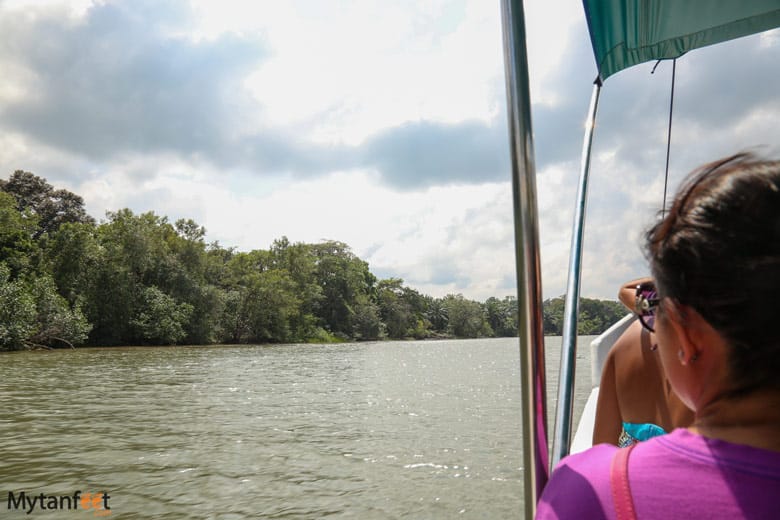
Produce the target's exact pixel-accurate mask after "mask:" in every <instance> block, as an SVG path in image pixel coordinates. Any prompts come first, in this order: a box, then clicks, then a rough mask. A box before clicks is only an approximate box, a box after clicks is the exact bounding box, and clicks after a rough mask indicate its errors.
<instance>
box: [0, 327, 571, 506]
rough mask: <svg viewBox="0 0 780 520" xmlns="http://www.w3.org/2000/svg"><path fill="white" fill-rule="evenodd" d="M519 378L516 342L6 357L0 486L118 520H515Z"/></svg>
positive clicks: (1, 364) (553, 369) (0, 384)
mask: <svg viewBox="0 0 780 520" xmlns="http://www.w3.org/2000/svg"><path fill="white" fill-rule="evenodd" d="M547 341H548V353H549V354H548V358H549V360H548V373H549V374H550V377H551V378H553V379H554V378H555V376H557V347H556V341H557V344H558V345H559V344H560V338H548V339H547ZM581 345H582V347H581V349H580V350H581V351H583V354H581V355H580V357H582V356H583V355H584V354H585V352H584V351H585V349H586V347H587V343H586V342H581ZM580 373H581V374H587V370H586V369H582V370H580ZM518 374H519V367H518V349H517V341H516V340H515V339H490V340H465V341H435V342H433V341H429V342H377V343H364V344H341V345H286V346H244V347H231V346H221V347H167V348H137V347H135V348H111V349H83V350H77V351H55V352H24V353H12V354H4V355H2V356H0V396H2V401H3V406H2V408H0V436H1V438H2V447H0V453H1V454H2V457H0V482H1V483H2V485H3V488H4V491H5V492H8V491H14V492H17V493H18V492H19V491H27V492H28V493H33V492H34V493H36V494H38V493H41V492H43V493H46V494H57V495H61V494H72V493H73V492H74V491H75V490H91V491H93V492H97V491H102V490H108V491H109V492H110V494H111V497H112V498H111V507H112V510H113V511H114V512H115V513H116V514H118V515H119V517H120V518H149V517H152V516H154V517H156V518H250V517H251V518H256V517H263V518H282V517H284V518H321V517H323V516H326V515H336V516H340V517H355V518H358V517H359V518H399V517H437V518H450V517H458V518H516V517H517V516H518V515H519V514H521V513H520V512H521V511H522V481H521V479H522V470H521V468H520V466H521V464H522V456H521V451H520V450H521V448H520V430H521V429H520V409H519V407H520V395H519V375H518ZM578 379H582V377H579V378H578ZM585 386H587V382H586V383H585ZM586 390H587V389H586ZM583 395H584V397H585V398H587V391H583V390H582V389H580V390H579V393H578V396H577V400H578V406H579V407H580V408H581V406H582V405H583V404H584V400H583ZM552 397H554V395H553V396H552ZM549 413H550V417H552V409H551V410H550V412H549ZM3 498H5V497H3ZM20 514H23V513H20ZM83 515H84V511H74V512H72V513H71V514H70V516H68V514H64V513H58V514H57V517H58V518H83Z"/></svg>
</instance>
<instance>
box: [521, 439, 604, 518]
mask: <svg viewBox="0 0 780 520" xmlns="http://www.w3.org/2000/svg"><path fill="white" fill-rule="evenodd" d="M617 449H618V448H617V447H616V446H613V445H611V444H598V445H596V446H594V447H592V448H590V449H589V450H586V451H583V452H581V453H577V454H575V455H569V456H568V457H566V458H564V459H563V460H561V462H560V463H559V464H558V466H557V467H556V468H555V471H553V473H552V475H551V477H550V481H549V482H548V483H547V486H545V488H544V492H543V493H542V497H541V498H540V500H539V505H538V509H537V515H536V518H545V519H550V518H594V519H598V518H607V511H611V504H612V498H611V491H610V482H609V470H610V465H611V463H612V458H613V456H614V455H615V451H616V450H617Z"/></svg>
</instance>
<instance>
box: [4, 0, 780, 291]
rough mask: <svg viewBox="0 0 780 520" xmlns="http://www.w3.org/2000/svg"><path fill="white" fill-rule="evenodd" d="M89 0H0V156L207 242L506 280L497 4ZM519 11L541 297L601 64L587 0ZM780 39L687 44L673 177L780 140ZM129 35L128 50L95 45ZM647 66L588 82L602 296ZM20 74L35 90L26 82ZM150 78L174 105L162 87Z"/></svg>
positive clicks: (646, 143) (654, 173)
mask: <svg viewBox="0 0 780 520" xmlns="http://www.w3.org/2000/svg"><path fill="white" fill-rule="evenodd" d="M103 4H104V3H103V2H95V3H94V5H103ZM90 5H93V4H92V3H90V2H86V1H84V2H79V3H78V4H76V3H70V2H58V1H54V0H52V1H40V2H32V1H27V2H22V1H19V0H14V1H8V0H7V1H5V2H3V3H2V4H0V26H2V27H5V28H7V29H8V30H9V31H10V30H16V31H18V32H19V34H18V36H19V38H18V39H15V40H13V43H14V45H15V46H16V47H14V48H13V49H12V48H11V47H10V46H9V45H10V43H9V42H8V41H6V42H5V44H4V45H0V67H1V68H2V69H3V70H4V71H5V72H6V77H7V78H11V79H9V80H8V81H4V82H0V115H2V116H3V117H0V125H3V132H0V167H1V168H3V169H4V171H5V174H6V175H7V174H8V173H10V172H11V171H13V170H14V169H18V168H22V169H26V170H29V171H33V172H34V173H36V174H38V175H41V176H43V177H46V178H47V179H48V180H49V181H50V182H52V183H53V184H55V185H57V186H62V187H65V188H68V189H71V190H73V191H75V192H76V193H78V194H80V195H82V196H83V197H84V198H85V201H86V203H87V209H88V210H89V211H90V212H91V213H92V214H93V215H94V216H96V217H98V218H100V217H102V216H103V214H104V212H105V211H106V210H117V209H120V208H122V207H130V208H131V209H133V210H134V211H137V212H140V211H148V210H154V211H155V212H156V213H158V214H160V215H167V216H168V217H169V218H170V219H171V220H175V219H177V218H193V219H194V220H196V221H197V222H198V223H199V224H202V225H204V226H205V227H206V228H207V230H208V236H207V238H208V239H209V240H218V241H219V242H220V243H221V244H222V245H223V246H225V247H231V246H235V247H237V248H239V249H241V250H249V249H256V248H267V247H268V246H269V245H270V243H271V241H272V240H274V239H276V238H279V237H280V236H282V235H286V236H288V237H289V238H290V240H292V241H303V242H317V241H319V240H321V239H334V240H341V241H343V242H346V243H347V244H349V245H350V246H352V248H353V250H354V251H355V252H356V253H357V254H358V255H359V256H361V258H364V259H365V260H367V261H369V263H370V265H371V268H372V270H374V272H376V273H378V274H379V275H380V276H397V277H401V278H403V279H404V280H406V282H407V283H408V284H409V285H411V286H412V287H415V288H417V289H418V290H420V291H422V292H424V293H427V294H431V295H435V296H442V295H444V294H447V293H458V292H459V293H463V294H464V295H465V296H466V297H469V298H475V299H481V300H482V299H485V298H487V297H489V296H498V297H501V296H504V295H506V294H510V293H512V291H513V290H514V285H513V280H514V270H515V268H514V245H513V229H512V220H513V215H512V205H511V195H510V192H509V190H510V188H509V181H510V179H509V172H505V177H504V176H502V175H504V173H503V172H502V170H503V169H505V166H503V164H504V163H505V162H506V156H505V155H504V154H505V151H504V149H503V146H505V141H503V139H505V136H504V135H503V132H504V127H505V122H504V121H503V117H504V116H503V112H502V111H503V108H502V107H503V105H504V102H505V96H504V87H503V57H502V54H501V52H502V51H501V23H500V12H499V2H484V1H483V0H462V1H449V0H435V1H434V0H431V1H425V2H418V1H414V0H404V1H399V2H382V1H379V0H360V1H346V2H339V3H337V4H336V3H329V2H323V1H320V0H307V1H303V0H300V1H293V0H291V1H285V2H278V1H272V0H267V1H257V2H246V1H244V0H220V2H213V1H211V0H193V1H192V2H189V3H187V2H179V3H176V2H170V3H165V4H164V6H163V5H162V4H161V5H160V6H158V5H157V4H155V3H153V2H147V3H142V4H139V3H133V2H122V1H120V0H116V1H114V2H110V3H108V4H107V5H105V6H104V7H102V8H101V9H102V10H101V9H97V10H95V11H88V8H89V6H90ZM334 5H335V6H337V7H333V6H334ZM139 6H140V7H139ZM160 10H164V12H161V11H160ZM20 13H21V14H20ZM63 13H64V14H63ZM128 13H132V15H133V16H132V17H130V18H132V20H130V19H128V18H127V17H128V16H129V15H128ZM90 14H95V15H96V17H95V18H93V19H91V18H90ZM97 14H100V15H101V16H97ZM157 14H159V16H156V15H157ZM22 15H23V16H22ZM61 16H66V17H69V19H70V20H71V21H75V22H77V23H73V24H71V25H68V26H65V25H63V24H61V23H58V22H59V20H60V18H59V17H61ZM182 16H185V17H186V18H187V19H186V20H180V17H182ZM144 17H147V18H149V20H146V18H144ZM526 21H527V23H528V38H529V43H528V49H529V59H530V66H531V90H532V95H533V100H534V118H535V119H534V124H535V128H536V146H537V160H538V168H539V172H538V179H537V189H538V203H539V209H540V235H541V246H542V251H541V258H542V272H543V277H544V280H543V290H544V296H545V297H553V296H558V295H560V294H562V293H563V291H564V290H565V285H566V274H567V273H566V268H567V263H568V255H569V250H568V249H569V241H570V227H571V219H572V208H573V202H574V195H575V192H576V183H577V177H578V171H579V147H580V144H581V139H582V136H581V128H582V121H583V120H584V117H585V110H586V108H587V103H588V95H589V90H590V85H591V81H592V79H593V77H594V76H595V64H594V63H593V62H592V57H591V55H590V42H589V41H588V40H587V35H586V32H585V27H584V21H583V19H582V6H581V4H580V3H579V2H577V1H575V0H566V1H555V2H552V1H546V0H530V1H528V2H526ZM55 22H57V23H55ZM81 22H83V23H82V24H81V25H80V23H81ZM146 22H148V24H147V23H146ZM47 24H48V25H47ZM149 24H151V25H149ZM47 28H48V29H47ZM106 28H109V29H111V30H108V29H106ZM45 29H47V32H46V33H45V35H44V34H37V33H35V31H43V30H45ZM171 35H173V36H175V38H173V39H171V38H170V37H171ZM778 35H780V31H774V32H770V33H766V34H765V35H762V36H760V37H758V38H755V39H754V40H744V41H737V42H734V43H733V44H727V46H725V47H723V49H722V50H721V48H720V46H719V47H718V49H702V50H701V51H696V52H692V53H690V54H689V55H686V56H685V58H684V59H683V60H680V61H679V63H678V91H677V94H676V96H677V97H676V107H677V111H676V114H675V126H674V131H673V135H674V139H675V141H674V145H673V148H672V161H671V164H672V169H671V174H670V188H669V189H670V193H671V192H672V191H673V190H674V188H675V187H676V185H677V183H678V182H679V180H680V179H681V178H682V176H683V175H684V174H685V173H686V172H687V171H688V170H690V169H691V168H693V167H694V166H695V165H697V164H699V163H701V162H703V161H705V160H710V159H713V158H714V157H717V156H719V155H725V154H727V153H731V152H734V151H736V150H738V149H740V148H744V147H750V146H754V145H756V144H766V145H769V146H775V147H776V146H777V142H776V137H775V136H776V135H778V133H779V132H778V130H780V128H778V121H780V117H779V116H780V98H778V96H777V94H776V92H777V89H776V85H777V81H776V80H777V79H778V72H777V71H778V69H777V67H775V66H774V64H775V63H776V59H777V49H778V46H780V40H779V38H780V36H778ZM41 42H45V43H46V45H43V44H42V43H41ZM52 42H55V43H52ZM65 44H67V45H65ZM130 44H132V45H131V46H132V49H133V50H134V52H136V54H133V59H129V56H128V55H124V54H123V55H122V57H123V58H128V59H124V60H111V59H110V58H111V57H112V56H114V54H112V52H113V51H112V52H108V53H104V52H100V50H101V49H104V48H110V46H111V45H115V47H116V48H121V49H128V45H130ZM63 49H64V50H63ZM80 49H89V50H90V52H88V53H84V52H80V51H79V50H80ZM150 49H152V51H154V52H150V51H149V50H150ZM716 50H717V52H716ZM11 51H13V52H11ZM163 52H167V53H169V55H165V56H158V55H157V54H155V53H163ZM57 53H61V54H57ZM744 55H749V56H750V59H745V58H744ZM58 56H65V58H67V59H65V61H63V60H62V59H55V58H57V57H58ZM77 58H78V59H77ZM71 61H73V63H71ZM107 63H110V64H113V66H114V67H115V68H113V69H110V70H109V69H108V68H107V67H108V66H107V65H106V64H107ZM651 66H652V65H647V66H640V67H637V68H636V69H633V70H628V71H624V72H621V73H620V74H617V75H615V76H613V77H612V78H610V80H609V83H608V84H607V85H606V86H605V88H604V91H603V93H602V101H601V114H600V118H599V126H598V127H597V129H596V139H595V142H594V163H593V170H592V178H591V185H590V195H591V196H590V202H589V205H588V220H587V227H586V240H585V257H584V265H583V271H584V274H583V283H582V294H583V295H584V296H589V297H604V298H614V295H615V292H616V289H617V287H618V286H619V284H620V283H622V282H624V281H625V280H627V279H630V278H633V277H636V276H639V275H642V274H645V272H646V266H645V263H644V260H643V258H642V254H641V252H640V250H639V240H640V237H641V233H642V231H643V229H644V228H645V227H646V226H647V224H648V223H649V222H650V221H651V220H652V219H653V216H654V214H655V212H656V211H657V209H658V208H659V207H660V201H661V197H662V192H663V177H662V171H663V164H664V152H665V131H666V117H667V114H666V109H667V103H668V80H669V72H670V71H669V67H668V64H663V65H662V66H661V67H659V69H658V71H657V72H656V73H655V75H653V76H651V75H650V73H649V69H650V68H651ZM756 67H757V68H758V69H760V70H759V71H758V76H752V75H751V74H753V73H752V72H750V70H752V68H756ZM60 68H61V69H60ZM104 69H105V70H104ZM749 69H750V70H749ZM713 70H714V72H713ZM745 77H751V78H754V77H755V78H757V79H753V80H749V81H747V80H745V79H744V78H745ZM161 78H162V79H161ZM44 80H45V81H44ZM773 80H774V81H773ZM36 81H38V82H43V83H41V84H42V85H44V86H46V87H47V88H46V89H43V88H30V85H34V84H37V83H36ZM136 82H137V83H136ZM79 85H82V86H83V87H84V88H83V90H80V89H79V88H76V87H78V86H79ZM107 87H110V88H107ZM247 94H249V95H251V99H249V97H250V96H247ZM45 96H48V97H45ZM166 96H172V98H173V99H175V100H176V101H177V103H174V104H164V103H158V102H157V101H159V100H160V99H165V97H166ZM44 98H45V99H44ZM42 99H43V100H45V103H43V104H40V105H36V104H35V103H34V102H36V100H37V101H40V100H42ZM41 107H43V108H41ZM85 107H86V108H85ZM14 118H16V119H14ZM13 121H17V122H18V124H17V126H9V125H12V122H13ZM74 121H75V123H74ZM497 140H502V141H501V142H500V143H498V141H497ZM775 151H777V150H775ZM498 155H501V157H500V160H499V159H497V158H496V157H497V156H498Z"/></svg>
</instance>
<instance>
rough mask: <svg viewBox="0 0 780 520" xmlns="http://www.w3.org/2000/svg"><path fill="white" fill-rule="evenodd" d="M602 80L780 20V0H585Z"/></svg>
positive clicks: (772, 26) (768, 27)
mask: <svg viewBox="0 0 780 520" xmlns="http://www.w3.org/2000/svg"><path fill="white" fill-rule="evenodd" d="M583 4H584V6H585V16H586V18H587V21H588V30H589V32H590V40H591V43H592V45H593V53H594V55H595V57H596V65H597V67H598V73H599V79H600V80H601V81H603V80H605V79H607V78H608V77H609V76H611V75H613V74H615V73H616V72H619V71H621V70H623V69H626V68H628V67H631V66H633V65H637V64H639V63H643V62H646V61H651V60H661V59H673V58H678V57H680V56H682V55H683V54H685V53H686V52H688V51H690V50H693V49H697V48H699V47H705V46H707V45H712V44H715V43H719V42H724V41H727V40H732V39H734V38H739V37H741V36H747V35H750V34H755V33H758V32H762V31H766V30H768V29H772V28H774V27H778V26H780V2H778V0H737V1H735V0H682V1H681V0H583Z"/></svg>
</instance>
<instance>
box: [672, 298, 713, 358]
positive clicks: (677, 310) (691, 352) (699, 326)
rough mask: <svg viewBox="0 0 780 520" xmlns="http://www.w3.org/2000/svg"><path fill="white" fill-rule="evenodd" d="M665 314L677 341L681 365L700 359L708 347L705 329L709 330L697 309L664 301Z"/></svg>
mask: <svg viewBox="0 0 780 520" xmlns="http://www.w3.org/2000/svg"><path fill="white" fill-rule="evenodd" d="M663 312H664V313H665V314H666V317H667V319H668V322H669V324H670V326H671V329H672V331H674V335H675V337H676V339H677V345H678V347H679V351H678V352H677V357H678V359H679V360H680V364H681V365H683V366H686V365H688V363H691V362H693V361H696V360H697V359H699V356H700V354H701V351H702V348H703V346H704V345H706V340H705V336H706V330H705V329H706V328H709V327H704V326H703V325H706V322H705V321H704V318H702V317H701V315H700V314H699V313H698V312H696V310H695V309H693V308H691V307H688V306H687V305H681V304H679V303H677V302H675V301H674V300H671V299H666V300H664V302H663Z"/></svg>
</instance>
